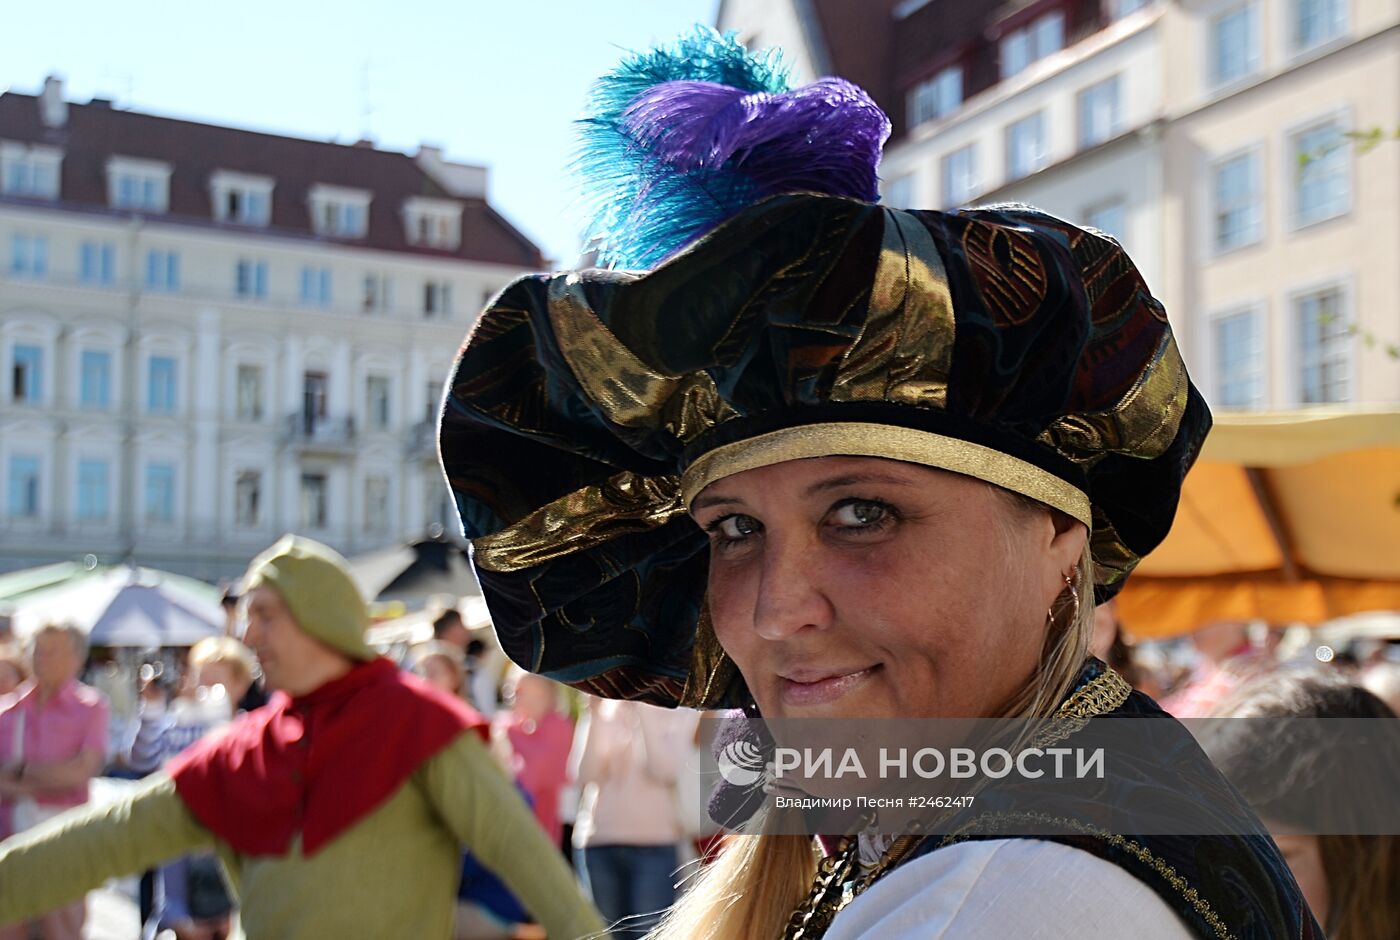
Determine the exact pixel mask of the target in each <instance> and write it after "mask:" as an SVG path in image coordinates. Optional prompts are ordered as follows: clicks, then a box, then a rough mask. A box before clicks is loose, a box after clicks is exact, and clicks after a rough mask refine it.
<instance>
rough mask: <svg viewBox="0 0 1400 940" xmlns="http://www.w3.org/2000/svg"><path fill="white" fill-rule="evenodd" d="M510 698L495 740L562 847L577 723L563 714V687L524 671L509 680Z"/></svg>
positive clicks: (515, 671) (493, 725) (516, 671)
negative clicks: (562, 812)
mask: <svg viewBox="0 0 1400 940" xmlns="http://www.w3.org/2000/svg"><path fill="white" fill-rule="evenodd" d="M505 697H506V704H507V707H506V708H505V709H504V710H502V711H500V712H498V713H497V714H496V716H495V718H494V719H493V720H492V723H491V731H492V735H493V737H494V738H497V739H502V740H503V743H504V744H505V748H504V749H503V754H504V756H505V757H506V760H507V761H508V766H509V768H510V771H511V773H512V774H513V775H514V776H515V779H516V780H518V781H520V784H521V785H522V786H523V787H524V788H525V792H527V793H528V794H530V802H531V803H532V804H533V805H534V807H535V818H536V819H538V820H539V823H540V826H541V827H543V829H544V831H545V834H546V835H548V836H549V841H550V842H552V843H554V845H555V846H558V847H561V848H562V838H563V833H564V823H563V821H562V820H561V819H560V817H559V799H560V795H561V794H562V793H563V792H564V788H565V787H566V786H567V785H568V782H569V752H570V750H571V749H572V748H573V743H574V723H573V722H572V721H570V720H569V719H568V718H566V717H565V716H563V715H562V714H560V713H559V685H558V684H557V683H555V682H554V681H552V680H550V679H546V678H544V677H543V676H535V675H531V674H530V673H528V672H526V671H525V670H523V669H521V668H520V667H519V666H512V667H511V669H510V672H509V674H508V675H507V677H506V683H505Z"/></svg>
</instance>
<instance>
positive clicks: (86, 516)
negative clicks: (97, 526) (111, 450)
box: [78, 460, 107, 522]
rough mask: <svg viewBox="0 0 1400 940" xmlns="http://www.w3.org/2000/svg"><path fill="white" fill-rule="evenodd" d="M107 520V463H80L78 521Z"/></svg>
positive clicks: (89, 461)
mask: <svg viewBox="0 0 1400 940" xmlns="http://www.w3.org/2000/svg"><path fill="white" fill-rule="evenodd" d="M106 518H107V461H105V460H79V461H78V519H79V520H80V521H83V522H102V521H104V520H106Z"/></svg>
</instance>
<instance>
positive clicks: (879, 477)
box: [806, 473, 917, 496]
mask: <svg viewBox="0 0 1400 940" xmlns="http://www.w3.org/2000/svg"><path fill="white" fill-rule="evenodd" d="M868 483H888V484H890V485H892V486H916V485H917V484H916V483H915V482H914V481H913V480H910V479H907V478H905V477H902V476H895V475H893V474H885V473H850V474H846V475H844V476H839V477H829V478H827V479H825V480H818V481H817V482H816V483H813V484H812V485H810V486H808V487H807V490H806V494H807V495H808V496H813V495H816V494H817V493H821V492H824V491H826V490H835V489H840V488H841V487H845V486H859V485H861V484H868Z"/></svg>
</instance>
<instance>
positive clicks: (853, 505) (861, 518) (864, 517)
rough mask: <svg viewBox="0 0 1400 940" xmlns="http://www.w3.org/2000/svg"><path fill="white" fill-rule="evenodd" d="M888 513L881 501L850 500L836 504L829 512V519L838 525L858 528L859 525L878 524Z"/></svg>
mask: <svg viewBox="0 0 1400 940" xmlns="http://www.w3.org/2000/svg"><path fill="white" fill-rule="evenodd" d="M888 514H889V510H888V509H887V508H885V506H884V505H883V504H881V503H874V502H870V501H869V500H863V499H862V500H852V501H851V502H849V503H842V504H841V505H840V506H837V507H836V509H835V510H834V511H833V512H832V514H831V520H832V522H833V523H835V524H836V525H839V526H846V527H850V528H860V527H861V526H870V525H878V524H880V523H881V522H883V521H885V517H886V516H887V515H888Z"/></svg>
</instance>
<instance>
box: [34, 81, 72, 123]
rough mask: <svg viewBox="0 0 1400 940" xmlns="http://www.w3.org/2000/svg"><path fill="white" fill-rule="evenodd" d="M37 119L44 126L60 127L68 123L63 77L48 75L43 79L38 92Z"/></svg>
mask: <svg viewBox="0 0 1400 940" xmlns="http://www.w3.org/2000/svg"><path fill="white" fill-rule="evenodd" d="M39 119H40V120H41V121H43V122H44V126H45V127H62V126H63V125H65V124H67V123H68V102H66V101H64V100H63V79H61V78H59V77H58V76H57V75H50V76H48V77H47V78H45V79H44V90H43V91H42V92H40V93H39Z"/></svg>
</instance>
